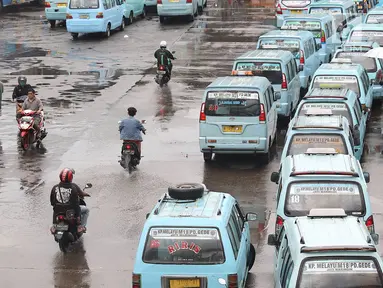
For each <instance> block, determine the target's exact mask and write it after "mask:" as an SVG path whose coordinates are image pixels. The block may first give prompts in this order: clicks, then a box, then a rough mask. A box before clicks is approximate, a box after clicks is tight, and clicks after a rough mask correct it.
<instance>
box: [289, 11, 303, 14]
mask: <svg viewBox="0 0 383 288" xmlns="http://www.w3.org/2000/svg"><path fill="white" fill-rule="evenodd" d="M291 14H302V10H291Z"/></svg>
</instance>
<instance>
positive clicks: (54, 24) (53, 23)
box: [49, 20, 56, 29]
mask: <svg viewBox="0 0 383 288" xmlns="http://www.w3.org/2000/svg"><path fill="white" fill-rule="evenodd" d="M49 24H50V25H51V28H52V29H53V28H55V27H56V20H49Z"/></svg>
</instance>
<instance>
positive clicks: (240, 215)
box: [233, 202, 245, 233]
mask: <svg viewBox="0 0 383 288" xmlns="http://www.w3.org/2000/svg"><path fill="white" fill-rule="evenodd" d="M233 210H234V215H235V216H236V218H237V220H238V224H239V228H240V229H241V233H242V230H243V226H244V225H245V217H244V216H243V213H242V210H241V208H240V207H239V204H238V202H236V203H235V205H234V207H233Z"/></svg>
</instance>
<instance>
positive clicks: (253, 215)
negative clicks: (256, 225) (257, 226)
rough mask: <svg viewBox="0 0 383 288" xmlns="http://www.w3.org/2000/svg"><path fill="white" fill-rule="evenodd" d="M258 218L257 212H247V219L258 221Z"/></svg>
mask: <svg viewBox="0 0 383 288" xmlns="http://www.w3.org/2000/svg"><path fill="white" fill-rule="evenodd" d="M256 220H257V214H255V213H251V212H249V213H247V214H246V221H256Z"/></svg>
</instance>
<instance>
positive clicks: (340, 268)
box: [297, 256, 383, 288]
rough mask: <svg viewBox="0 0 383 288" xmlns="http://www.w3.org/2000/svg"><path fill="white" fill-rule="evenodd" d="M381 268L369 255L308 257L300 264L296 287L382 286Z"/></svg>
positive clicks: (345, 287) (349, 287)
mask: <svg viewBox="0 0 383 288" xmlns="http://www.w3.org/2000/svg"><path fill="white" fill-rule="evenodd" d="M381 269H382V268H381V267H379V263H378V262H377V261H376V260H375V259H373V258H371V257H357V256H353V257H339V256H335V257H326V258H325V257H316V258H314V259H313V258H308V259H306V260H305V261H304V262H303V263H302V265H301V269H300V271H299V275H298V279H299V283H298V285H297V287H298V288H311V287H315V288H328V287H342V288H356V287H358V288H362V287H366V288H367V287H368V288H378V287H383V282H382V275H381V274H382V272H381Z"/></svg>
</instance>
